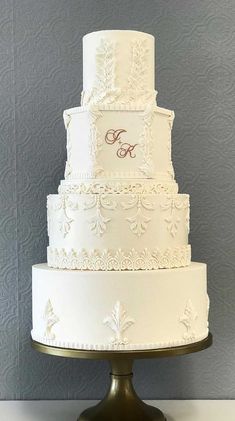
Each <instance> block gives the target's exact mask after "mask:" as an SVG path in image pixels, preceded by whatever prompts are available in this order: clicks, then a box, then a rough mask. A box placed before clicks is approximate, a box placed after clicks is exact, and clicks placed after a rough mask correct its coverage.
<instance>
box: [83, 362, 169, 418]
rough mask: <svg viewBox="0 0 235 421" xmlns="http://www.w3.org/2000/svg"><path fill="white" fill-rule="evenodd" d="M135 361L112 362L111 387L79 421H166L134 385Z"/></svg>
mask: <svg viewBox="0 0 235 421" xmlns="http://www.w3.org/2000/svg"><path fill="white" fill-rule="evenodd" d="M132 365H133V360H118V361H111V373H110V376H111V385H110V389H109V391H108V393H107V395H106V397H105V398H104V399H103V400H102V401H101V402H100V403H98V405H96V406H94V407H92V408H89V409H87V410H86V411H84V412H83V413H82V414H81V415H80V417H79V418H78V421H111V420H112V421H120V420H121V421H132V420H133V421H165V420H166V418H165V417H164V415H163V413H162V412H161V411H160V410H159V409H157V408H154V407H153V406H150V405H147V404H145V403H144V402H143V401H142V400H141V399H140V398H139V397H138V396H137V394H136V392H135V390H134V388H133V384H132V377H133V374H132Z"/></svg>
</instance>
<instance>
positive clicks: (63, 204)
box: [54, 194, 79, 238]
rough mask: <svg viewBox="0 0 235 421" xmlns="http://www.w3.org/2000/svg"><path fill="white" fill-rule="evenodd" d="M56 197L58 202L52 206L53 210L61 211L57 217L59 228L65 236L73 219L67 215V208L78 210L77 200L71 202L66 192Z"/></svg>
mask: <svg viewBox="0 0 235 421" xmlns="http://www.w3.org/2000/svg"><path fill="white" fill-rule="evenodd" d="M58 199H59V200H58V202H57V203H56V205H55V206H54V210H56V211H60V212H61V215H60V218H59V230H60V231H61V233H62V235H63V237H64V238H65V237H66V235H67V234H68V233H69V231H70V229H71V224H72V223H73V222H74V220H73V219H72V218H71V217H70V216H69V215H68V210H69V209H70V210H73V211H75V210H78V209H79V206H78V203H77V202H73V201H72V200H71V199H70V197H69V196H68V195H66V194H61V195H59V196H58Z"/></svg>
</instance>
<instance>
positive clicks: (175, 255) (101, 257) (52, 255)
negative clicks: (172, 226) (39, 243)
mask: <svg viewBox="0 0 235 421" xmlns="http://www.w3.org/2000/svg"><path fill="white" fill-rule="evenodd" d="M47 261H48V266H50V267H53V268H58V269H72V270H73V269H74V270H75V269H76V270H106V271H108V270H118V271H119V270H155V269H170V268H178V267H184V266H188V265H189V264H190V261H191V246H190V245H187V246H181V247H176V248H171V249H170V248H169V249H166V250H165V251H160V250H157V249H156V250H152V251H149V250H148V249H146V248H145V249H144V250H143V251H137V250H135V249H134V248H133V249H131V250H130V251H126V250H122V249H118V250H107V249H106V250H98V249H94V250H89V251H88V250H85V249H80V250H75V249H71V250H70V251H66V250H65V249H64V248H56V247H51V246H49V247H47Z"/></svg>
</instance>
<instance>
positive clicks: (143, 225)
mask: <svg viewBox="0 0 235 421" xmlns="http://www.w3.org/2000/svg"><path fill="white" fill-rule="evenodd" d="M126 220H127V221H128V222H130V229H131V231H132V232H133V233H134V234H136V235H137V236H138V237H141V235H142V234H144V233H145V231H146V229H147V227H148V223H149V222H150V221H151V218H147V216H145V215H144V214H143V213H142V211H141V209H140V208H139V209H138V210H137V212H136V214H135V215H133V216H131V217H130V218H126Z"/></svg>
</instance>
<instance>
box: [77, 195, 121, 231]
mask: <svg viewBox="0 0 235 421" xmlns="http://www.w3.org/2000/svg"><path fill="white" fill-rule="evenodd" d="M116 206H117V203H116V202H115V201H114V200H112V199H110V198H109V197H108V195H105V194H102V195H96V194H94V195H93V197H92V198H91V200H90V202H85V204H84V210H87V209H93V208H95V215H94V216H92V217H91V218H90V219H88V222H89V224H90V228H91V231H92V232H93V233H94V234H95V235H96V236H97V237H101V236H102V235H103V234H104V233H105V232H106V229H107V223H108V222H110V221H111V218H108V217H105V216H104V215H103V213H102V208H103V209H107V210H111V211H112V210H114V209H115V208H116Z"/></svg>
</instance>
